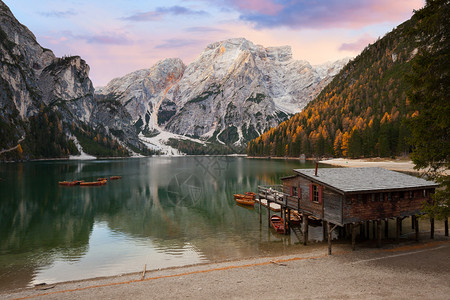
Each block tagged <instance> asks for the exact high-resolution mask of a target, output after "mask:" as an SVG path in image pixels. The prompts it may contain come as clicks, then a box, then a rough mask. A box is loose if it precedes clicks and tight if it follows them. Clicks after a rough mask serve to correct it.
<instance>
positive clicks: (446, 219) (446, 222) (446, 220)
mask: <svg viewBox="0 0 450 300" xmlns="http://www.w3.org/2000/svg"><path fill="white" fill-rule="evenodd" d="M444 227H445V228H444V230H445V236H448V217H447V218H445V221H444Z"/></svg>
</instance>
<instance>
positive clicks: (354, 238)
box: [351, 223, 356, 251]
mask: <svg viewBox="0 0 450 300" xmlns="http://www.w3.org/2000/svg"><path fill="white" fill-rule="evenodd" d="M351 228H352V251H355V244H356V226H355V223H352V224H351Z"/></svg>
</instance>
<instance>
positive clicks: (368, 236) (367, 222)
mask: <svg viewBox="0 0 450 300" xmlns="http://www.w3.org/2000/svg"><path fill="white" fill-rule="evenodd" d="M369 225H370V221H366V238H367V239H368V240H370V230H369V227H370V226H369Z"/></svg>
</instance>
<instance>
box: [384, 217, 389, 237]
mask: <svg viewBox="0 0 450 300" xmlns="http://www.w3.org/2000/svg"><path fill="white" fill-rule="evenodd" d="M384 237H385V238H386V239H387V238H389V219H386V220H384Z"/></svg>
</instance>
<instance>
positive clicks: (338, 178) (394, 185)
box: [294, 168, 439, 193]
mask: <svg viewBox="0 0 450 300" xmlns="http://www.w3.org/2000/svg"><path fill="white" fill-rule="evenodd" d="M294 172H295V173H297V174H298V175H300V176H303V177H307V178H308V179H310V180H311V181H314V182H317V183H322V184H324V185H325V186H329V187H331V188H333V189H336V190H338V191H341V192H342V193H355V192H371V191H377V192H381V191H388V190H408V189H415V188H436V187H438V186H439V185H438V184H437V183H435V182H433V181H429V180H425V179H422V178H418V177H415V176H411V175H407V174H403V173H399V172H394V171H389V170H386V169H382V168H321V169H318V172H317V176H315V175H314V173H315V170H314V169H294Z"/></svg>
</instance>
